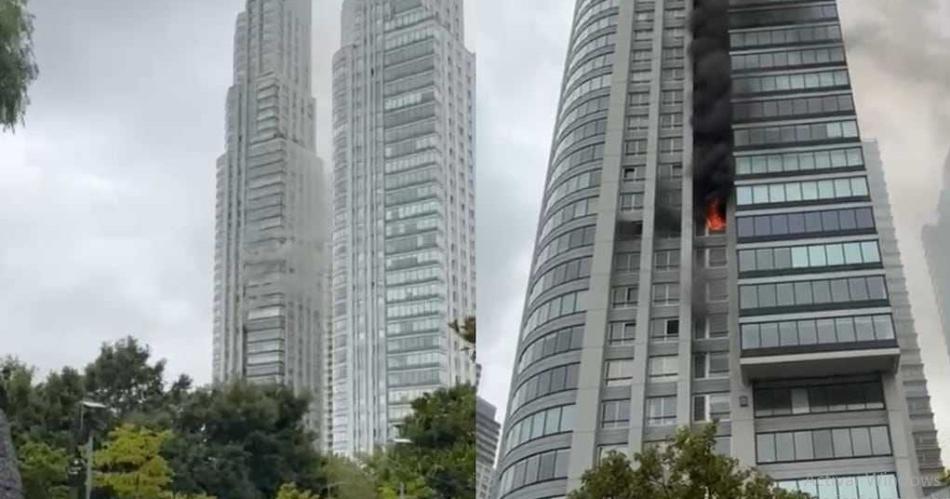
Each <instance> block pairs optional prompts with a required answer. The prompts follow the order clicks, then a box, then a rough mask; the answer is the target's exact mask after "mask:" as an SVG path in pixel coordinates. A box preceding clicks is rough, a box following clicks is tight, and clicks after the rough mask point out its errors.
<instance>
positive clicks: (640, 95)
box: [630, 92, 650, 106]
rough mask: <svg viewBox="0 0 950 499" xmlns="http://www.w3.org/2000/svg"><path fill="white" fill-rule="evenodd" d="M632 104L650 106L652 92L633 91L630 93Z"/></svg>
mask: <svg viewBox="0 0 950 499" xmlns="http://www.w3.org/2000/svg"><path fill="white" fill-rule="evenodd" d="M630 105H631V106H649V105H650V92H632V93H630Z"/></svg>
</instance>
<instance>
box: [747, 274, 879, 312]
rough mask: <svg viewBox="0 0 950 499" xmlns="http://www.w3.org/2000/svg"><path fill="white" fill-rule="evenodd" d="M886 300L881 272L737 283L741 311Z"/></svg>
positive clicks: (816, 306)
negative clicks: (821, 278)
mask: <svg viewBox="0 0 950 499" xmlns="http://www.w3.org/2000/svg"><path fill="white" fill-rule="evenodd" d="M885 300H887V287H886V286H885V284H884V277H883V276H869V277H851V278H846V279H830V280H828V279H826V280H820V281H796V282H787V283H767V284H759V285H746V286H739V308H740V309H741V310H743V311H751V310H755V309H773V308H777V307H783V308H784V307H807V308H812V309H814V308H821V309H827V308H836V307H837V305H839V304H842V303H863V302H868V303H870V302H882V301H885Z"/></svg>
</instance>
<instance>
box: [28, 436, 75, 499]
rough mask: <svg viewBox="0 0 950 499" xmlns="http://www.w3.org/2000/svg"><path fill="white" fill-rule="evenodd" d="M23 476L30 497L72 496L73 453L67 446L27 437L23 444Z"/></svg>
mask: <svg viewBox="0 0 950 499" xmlns="http://www.w3.org/2000/svg"><path fill="white" fill-rule="evenodd" d="M18 452H19V455H18V457H19V460H20V477H21V479H22V481H23V493H24V496H25V497H27V498H29V499H67V498H68V497H69V477H68V476H67V468H68V467H69V459H70V455H69V453H68V452H66V450H64V449H60V448H55V447H50V446H49V445H47V444H45V443H43V442H33V441H27V442H25V443H24V444H23V445H21V446H20V448H19V450H18Z"/></svg>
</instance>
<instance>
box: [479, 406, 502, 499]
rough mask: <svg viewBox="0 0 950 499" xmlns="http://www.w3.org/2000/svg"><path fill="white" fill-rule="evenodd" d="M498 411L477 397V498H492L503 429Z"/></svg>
mask: <svg viewBox="0 0 950 499" xmlns="http://www.w3.org/2000/svg"><path fill="white" fill-rule="evenodd" d="M496 411H497V409H496V408H495V406H493V405H492V404H491V403H489V402H488V401H487V400H485V399H483V398H481V397H477V398H476V399H475V451H476V452H475V483H476V487H477V488H476V490H475V499H490V498H491V495H490V493H491V486H492V480H493V479H494V472H495V468H494V466H495V453H496V452H498V432H499V431H500V430H501V425H499V424H498V421H495V412H496Z"/></svg>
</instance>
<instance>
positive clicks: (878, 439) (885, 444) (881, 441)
mask: <svg viewBox="0 0 950 499" xmlns="http://www.w3.org/2000/svg"><path fill="white" fill-rule="evenodd" d="M870 431H871V452H872V453H873V454H874V455H876V456H881V455H888V454H890V453H891V440H890V437H889V436H888V433H887V427H886V426H873V427H871V429H870Z"/></svg>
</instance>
